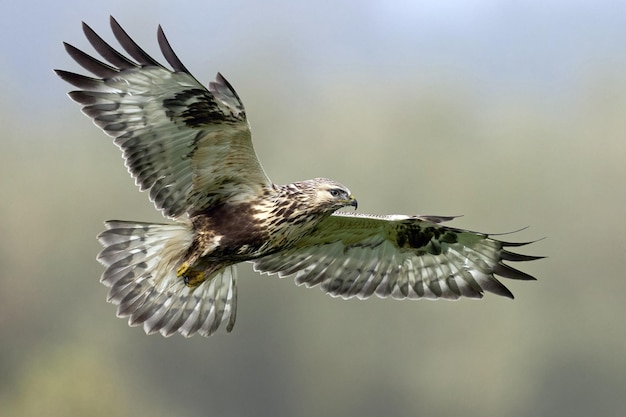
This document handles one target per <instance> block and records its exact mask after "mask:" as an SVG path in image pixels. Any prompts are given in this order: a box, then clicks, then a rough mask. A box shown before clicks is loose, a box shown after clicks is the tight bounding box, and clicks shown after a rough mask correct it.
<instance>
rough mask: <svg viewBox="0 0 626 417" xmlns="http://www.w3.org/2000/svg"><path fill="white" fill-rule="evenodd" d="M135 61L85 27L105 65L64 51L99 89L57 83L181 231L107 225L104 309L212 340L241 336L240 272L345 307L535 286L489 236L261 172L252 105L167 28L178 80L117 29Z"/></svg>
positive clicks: (67, 75) (165, 49) (80, 79)
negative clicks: (190, 57) (189, 56)
mask: <svg viewBox="0 0 626 417" xmlns="http://www.w3.org/2000/svg"><path fill="white" fill-rule="evenodd" d="M111 28H112V30H113V34H114V35H115V37H116V39H117V40H118V42H119V43H120V45H121V46H122V48H123V49H124V50H125V51H126V52H127V54H128V55H129V56H130V58H128V57H126V56H124V55H123V54H121V53H119V52H118V51H116V50H115V49H114V48H113V47H111V46H110V45H109V44H108V43H106V42H105V41H104V40H103V39H102V38H101V37H100V36H98V35H97V34H96V33H95V32H94V31H93V30H92V29H91V28H89V26H87V25H85V24H83V31H84V33H85V36H86V37H87V39H88V40H89V42H90V43H91V45H92V46H93V47H94V49H95V50H96V51H97V52H98V53H99V54H100V55H101V56H102V58H103V59H105V60H106V61H108V63H105V62H102V61H99V60H98V59H96V58H93V57H91V56H90V55H88V54H86V53H84V52H82V51H81V50H79V49H77V48H75V47H73V46H71V45H69V44H65V48H66V50H67V52H68V54H69V55H70V56H71V57H72V58H73V59H74V60H75V61H76V62H77V63H78V64H80V65H81V66H82V67H84V68H85V69H86V70H88V71H89V72H91V73H92V74H94V75H95V78H92V77H87V76H83V75H79V74H75V73H71V72H67V71H62V70H56V72H57V74H58V75H59V76H60V77H61V78H62V79H64V80H65V81H67V82H69V83H70V84H72V85H74V86H75V87H77V88H78V90H76V91H72V92H70V93H69V95H70V97H71V98H72V99H73V100H75V101H77V102H79V103H80V104H82V105H83V107H82V110H83V112H84V113H85V114H86V115H87V116H89V117H90V118H92V119H93V121H94V123H95V124H96V125H97V126H99V127H100V128H101V129H102V130H103V131H104V132H105V133H107V134H108V135H110V136H112V137H113V138H114V142H115V144H116V145H117V146H118V147H119V148H120V149H121V150H122V154H123V157H124V159H125V161H126V166H127V168H128V171H129V172H130V174H131V176H132V177H133V178H134V179H135V181H136V183H137V185H138V186H139V188H140V189H141V190H146V191H148V192H149V195H150V199H151V200H152V201H153V202H154V204H155V206H156V208H157V209H159V210H161V212H162V213H163V214H164V215H165V216H166V217H168V218H170V219H172V220H173V223H167V224H148V223H141V222H127V221H108V222H106V228H107V230H106V231H104V232H103V233H101V234H100V236H99V240H100V242H101V243H102V245H103V246H104V249H103V250H102V252H101V253H100V254H99V255H98V259H99V260H100V262H102V263H103V264H104V265H105V266H106V270H105V272H104V273H103V275H102V282H103V283H104V284H105V285H106V286H108V287H109V288H110V290H109V295H108V301H110V302H112V303H114V304H116V305H117V306H118V315H119V316H121V317H129V323H130V324H131V325H138V324H142V325H143V327H144V330H145V331H146V333H153V332H160V333H161V334H162V335H164V336H169V335H171V334H173V333H176V332H178V333H180V334H182V335H184V336H191V335H193V334H195V333H198V334H201V335H203V336H208V335H210V334H212V333H214V332H215V331H216V330H217V329H218V328H219V326H220V325H221V324H222V323H224V324H225V326H226V330H227V331H230V330H232V328H233V326H234V324H235V318H236V308H237V285H236V269H235V265H236V264H238V263H241V262H245V261H250V262H253V263H254V268H255V270H257V271H260V272H262V273H268V274H278V275H279V276H281V277H282V276H287V275H292V274H293V275H295V280H296V283H298V284H304V285H306V286H315V285H318V284H319V285H320V286H321V288H322V289H323V290H324V291H326V292H328V293H329V294H331V295H333V296H340V297H343V298H350V297H359V298H367V297H369V296H371V295H372V294H377V295H378V296H380V297H387V296H391V297H394V298H398V299H404V298H430V299H439V298H442V299H457V298H459V297H470V298H480V297H482V295H483V293H484V292H485V291H488V292H492V293H495V294H498V295H502V296H506V297H511V298H512V297H513V296H512V294H511V292H510V291H509V290H508V289H507V288H506V287H505V286H504V285H503V284H502V283H500V281H498V279H496V278H495V276H494V275H495V274H497V275H500V276H503V277H506V278H513V279H522V280H528V279H533V278H532V277H531V276H530V275H527V274H525V273H523V272H521V271H518V270H516V269H513V268H511V267H510V266H508V265H506V264H505V263H504V261H528V260H533V259H538V257H533V256H527V255H520V254H516V253H513V252H510V251H509V250H508V249H507V248H508V247H515V246H522V245H524V244H526V243H508V242H502V241H499V240H495V239H493V238H490V237H489V236H488V235H486V234H482V233H474V232H469V231H464V230H460V229H455V228H450V227H444V226H441V225H440V224H439V223H440V222H443V221H447V220H451V219H452V218H451V217H438V216H403V215H389V216H373V215H360V214H356V213H352V214H348V213H339V212H336V210H338V209H340V208H341V207H344V206H353V207H355V208H356V205H357V203H356V199H355V198H354V197H353V196H352V194H351V193H350V191H349V190H348V189H347V188H346V187H345V186H344V185H342V184H340V183H337V182H335V181H332V180H329V179H325V178H316V179H312V180H306V181H299V182H295V183H292V184H287V185H276V184H273V183H272V182H271V181H270V180H269V178H268V177H267V175H266V174H265V172H264V171H263V168H262V167H261V164H260V163H259V161H258V159H257V157H256V154H255V152H254V148H253V146H252V140H251V135H250V129H249V126H248V122H247V119H246V113H245V109H244V107H243V104H242V102H241V100H240V98H239V96H238V95H237V93H236V92H235V90H234V89H233V87H232V86H231V85H230V84H229V83H228V81H226V79H224V77H222V76H221V75H220V74H219V73H218V74H217V77H216V79H215V81H212V82H211V83H209V87H208V89H207V88H205V87H203V86H202V85H201V84H200V83H199V82H198V81H197V80H196V79H195V78H194V77H193V76H192V75H191V74H190V73H189V71H188V70H187V68H186V67H185V66H184V65H183V64H182V62H181V61H180V60H179V59H178V57H177V56H176V54H175V53H174V51H173V50H172V48H171V47H170V45H169V42H168V41H167V39H166V38H165V35H164V34H163V31H162V30H161V28H160V27H159V29H158V31H157V38H158V42H159V46H160V48H161V51H162V53H163V55H164V57H165V59H166V60H167V61H168V63H169V64H170V65H171V67H172V68H173V70H170V69H167V68H165V67H164V66H162V65H161V64H160V63H158V62H157V61H156V60H155V59H153V58H152V57H150V56H149V55H148V54H147V53H145V52H144V51H143V50H142V49H141V48H140V47H139V46H138V45H137V44H136V43H135V42H134V41H133V40H132V39H131V38H130V37H129V36H128V34H126V32H125V31H124V30H123V29H122V28H121V27H120V25H119V24H118V23H117V22H116V21H115V20H114V19H113V18H111Z"/></svg>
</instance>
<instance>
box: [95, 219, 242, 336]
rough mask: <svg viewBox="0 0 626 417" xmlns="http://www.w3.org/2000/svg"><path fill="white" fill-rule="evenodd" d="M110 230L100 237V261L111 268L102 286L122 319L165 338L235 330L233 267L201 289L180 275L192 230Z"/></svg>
mask: <svg viewBox="0 0 626 417" xmlns="http://www.w3.org/2000/svg"><path fill="white" fill-rule="evenodd" d="M105 225H106V228H107V230H105V231H104V232H102V233H101V234H100V235H99V236H98V240H99V241H100V243H102V245H103V246H104V249H103V250H102V252H100V254H99V255H98V261H100V262H101V263H102V264H103V265H104V266H106V267H107V268H106V270H105V271H104V273H103V274H102V279H101V282H102V283H103V284H104V285H106V286H107V287H109V288H110V290H109V295H108V298H107V301H109V302H110V303H113V304H115V305H117V306H118V308H117V315H118V317H129V319H128V323H129V324H130V325H131V326H136V325H139V324H142V323H143V328H144V330H145V332H146V333H148V334H150V333H155V332H160V333H161V334H162V335H163V336H170V335H172V334H174V333H175V332H179V333H180V334H182V335H183V336H185V337H189V336H192V335H193V334H195V333H198V334H200V335H202V336H209V335H211V334H212V333H214V332H215V331H216V330H217V329H218V327H219V326H220V324H221V323H227V325H226V326H227V327H226V330H227V331H231V330H232V328H233V326H234V325H235V316H236V309H237V282H236V270H235V267H234V266H230V267H227V268H225V269H223V270H221V271H219V272H218V273H217V274H216V275H214V276H213V277H212V278H211V279H208V280H206V281H205V282H203V283H202V284H201V285H199V286H197V287H189V286H187V285H185V282H184V280H183V279H182V278H181V277H178V276H177V275H176V269H177V267H178V266H180V263H181V260H182V257H183V255H184V254H185V253H186V251H187V249H188V248H189V246H190V245H191V243H192V239H193V232H192V231H191V227H190V225H188V224H186V223H177V224H149V223H139V222H127V221H118V220H113V221H108V222H106V223H105Z"/></svg>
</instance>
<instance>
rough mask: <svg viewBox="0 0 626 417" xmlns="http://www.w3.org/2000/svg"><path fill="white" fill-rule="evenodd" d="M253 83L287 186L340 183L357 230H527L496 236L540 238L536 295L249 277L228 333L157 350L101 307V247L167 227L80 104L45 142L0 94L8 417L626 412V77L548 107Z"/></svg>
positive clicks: (411, 85)
mask: <svg viewBox="0 0 626 417" xmlns="http://www.w3.org/2000/svg"><path fill="white" fill-rule="evenodd" d="M250 77H251V78H249V79H243V80H238V81H237V82H234V84H235V86H236V87H237V89H238V91H239V93H240V95H241V96H242V97H243V99H244V101H245V102H246V105H247V110H248V113H249V115H250V119H251V122H252V125H253V131H254V137H255V143H256V148H257V152H258V154H259V156H260V158H261V160H262V162H263V164H264V165H265V167H266V169H267V171H268V174H269V175H270V177H271V178H273V179H274V180H275V181H276V182H289V181H293V180H297V179H303V178H309V177H315V176H327V177H330V178H335V179H337V180H339V181H342V182H344V183H345V184H347V185H348V186H349V187H350V188H351V190H352V191H353V193H354V194H355V195H356V196H357V197H358V199H359V209H360V210H362V211H363V212H372V213H394V212H395V213H427V214H442V215H457V214H464V215H465V216H464V217H462V218H460V219H457V220H455V222H454V224H455V225H456V226H459V227H464V228H469V229H475V230H481V231H487V232H503V231H510V230H515V229H517V228H520V227H523V226H526V225H530V226H532V227H531V228H530V229H528V230H524V231H522V232H520V233H517V234H515V235H512V236H506V237H505V238H506V239H509V240H515V239H521V240H532V239H537V238H541V237H546V238H547V239H545V240H541V241H539V242H537V243H535V244H533V245H531V246H529V247H528V249H527V251H528V253H531V254H538V255H548V256H549V258H548V259H547V260H543V261H538V262H533V263H529V264H525V265H522V268H523V269H524V270H525V271H527V272H529V273H531V274H533V275H535V276H537V278H538V281H537V282H509V284H510V288H511V289H512V290H513V292H514V293H515V294H516V297H517V298H516V300H515V301H513V302H511V301H509V300H503V299H499V298H496V297H489V296H488V297H486V299H484V300H483V301H481V302H474V301H459V302H455V303H446V302H437V303H431V302H394V301H391V300H377V299H376V300H374V299H373V300H368V301H353V300H351V301H342V300H336V299H332V298H330V297H327V296H325V295H324V294H322V293H321V292H320V291H314V290H308V291H307V290H305V289H302V288H297V287H295V286H294V285H293V284H292V283H290V282H289V280H288V279H287V280H279V279H277V278H275V277H266V276H258V275H256V274H254V273H252V271H251V268H250V267H249V266H248V265H243V266H242V267H241V268H240V283H239V289H240V296H239V314H238V323H237V325H236V327H235V330H234V332H233V333H232V334H230V335H227V334H225V333H220V334H217V335H215V336H213V337H211V338H209V339H202V338H192V339H189V340H185V339H183V338H181V337H177V336H175V337H172V338H170V339H163V338H161V337H160V336H150V337H148V336H145V335H144V334H143V332H142V330H140V329H133V328H129V327H128V326H127V325H126V324H125V323H124V322H123V321H121V320H119V319H117V318H115V314H114V308H113V307H112V306H110V305H108V304H106V303H105V301H104V299H105V295H106V289H105V288H104V287H103V286H101V285H100V284H99V283H98V277H99V275H100V273H101V272H102V268H101V267H100V266H99V265H98V264H97V262H96V261H95V255H96V253H97V252H98V250H99V246H98V244H97V242H96V240H95V236H96V235H97V234H98V232H99V231H100V230H101V229H102V221H104V220H106V219H109V218H125V219H134V220H144V221H150V220H154V221H159V220H160V217H159V214H158V213H157V212H156V211H154V209H153V208H152V206H151V204H150V203H149V202H148V198H147V196H146V195H145V194H141V193H139V192H137V190H136V188H135V186H134V184H133V182H132V180H131V179H130V178H129V177H128V175H127V173H126V172H125V169H124V168H123V163H122V161H121V158H120V155H119V151H118V150H117V149H116V148H115V147H114V146H113V145H112V144H111V140H110V139H108V138H107V137H105V135H103V134H102V133H100V132H98V130H97V129H96V128H94V127H93V126H91V125H90V123H89V121H88V120H86V118H80V116H79V115H78V109H77V108H76V106H75V105H74V104H72V103H69V102H68V103H67V106H66V107H63V108H59V109H57V110H54V111H51V112H49V114H47V115H45V117H44V118H43V119H42V120H41V121H37V123H32V120H29V115H27V114H23V113H17V112H15V111H13V110H12V107H11V106H10V103H11V97H10V96H3V97H2V98H1V100H2V101H1V102H0V106H1V107H0V108H1V109H2V112H0V121H1V122H2V124H3V133H2V135H3V137H2V143H3V151H2V153H0V169H1V174H2V175H0V189H2V191H3V201H2V203H1V204H0V233H1V235H2V239H1V240H0V263H1V265H2V271H3V277H2V279H1V280H0V334H1V338H2V344H1V345H0V374H1V375H2V378H0V415H3V416H4V415H6V416H16V417H19V416H25V417H26V416H34V415H46V416H51V417H54V416H64V417H67V416H85V415H89V416H98V415H103V416H105V415H106V416H118V415H119V416H127V415H155V416H159V415H188V416H189V415H193V416H204V415H220V416H241V415H298V416H328V415H344V416H345V415H359V416H362V417H364V416H381V415H385V416H406V415H426V416H431V417H432V416H448V415H464V416H468V417H470V416H485V415H489V416H504V415H506V416H513V417H515V416H518V417H522V416H537V415H568V416H588V415H603V416H612V415H615V416H618V415H624V413H626V401H625V400H624V396H623V387H624V386H626V378H625V377H624V375H626V354H625V353H624V352H625V351H626V325H625V324H624V320H623V315H624V304H623V294H624V292H625V290H626V280H624V272H623V268H622V265H621V256H622V252H623V249H624V247H625V241H624V236H626V233H624V225H623V224H622V223H621V221H620V219H621V217H622V216H623V215H624V213H625V208H626V195H625V192H624V179H625V178H626V175H625V174H626V164H625V163H624V161H626V141H625V140H624V138H625V137H626V118H624V117H623V110H624V109H625V108H626V78H623V77H609V76H604V77H603V76H599V77H589V81H588V82H581V83H580V85H578V86H577V89H576V90H574V91H571V92H569V93H568V94H567V97H556V98H555V97H554V96H552V95H551V94H549V92H541V91H539V92H532V93H521V92H520V93H519V94H514V93H511V94H508V95H506V96H504V97H502V96H494V95H488V96H485V95H483V94H481V92H480V91H477V90H475V89H474V88H473V87H472V84H471V83H470V82H464V81H454V82H452V81H450V82H441V84H440V85H435V86H433V85H430V84H429V82H428V80H426V79H420V78H417V79H415V80H409V79H402V80H393V79H387V80H384V82H380V81H379V82H377V83H376V84H372V80H370V79H368V78H367V77H366V76H363V77H354V76H353V75H350V74H348V75H346V76H337V75H335V76H333V77H332V80H330V79H329V80H326V81H325V82H324V83H323V87H320V88H317V89H315V91H313V92H311V91H308V92H307V94H304V95H303V94H301V92H293V91H289V89H288V88H284V87H282V88H281V85H282V83H283V82H284V79H278V78H269V79H264V81H263V83H262V84H260V83H258V79H254V78H252V75H251V76H250ZM205 81H206V80H205ZM231 81H232V80H231ZM242 86H243V87H242Z"/></svg>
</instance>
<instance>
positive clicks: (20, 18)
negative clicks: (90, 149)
mask: <svg viewBox="0 0 626 417" xmlns="http://www.w3.org/2000/svg"><path fill="white" fill-rule="evenodd" d="M4 3H6V4H4V5H3V6H2V9H3V11H4V12H3V13H2V14H1V15H0V27H2V31H3V36H2V37H0V51H2V56H3V61H4V63H5V64H4V65H3V68H2V69H0V80H2V82H3V84H4V86H5V87H4V88H6V89H7V91H8V93H9V94H10V95H11V96H14V101H15V103H16V104H17V105H20V106H24V107H30V111H31V112H32V111H33V110H34V109H33V108H32V102H31V101H30V100H28V99H27V98H26V97H32V96H33V95H35V94H36V95H38V96H39V97H40V100H41V101H40V103H41V104H42V108H41V110H42V111H46V108H47V107H48V106H52V107H55V106H56V105H58V104H59V103H60V100H62V99H63V98H62V97H59V94H58V93H59V92H61V91H63V90H64V88H65V86H63V84H62V83H61V82H59V80H57V79H56V77H54V76H53V74H52V72H51V71H49V70H50V69H52V68H57V67H61V68H69V69H72V68H73V69H76V68H77V67H75V66H73V63H72V62H71V60H70V59H69V58H68V57H67V56H66V55H65V53H64V51H63V49H62V47H61V42H62V41H67V42H70V43H73V44H75V45H76V46H79V47H81V48H85V49H87V50H90V48H89V46H88V44H87V42H86V41H85V40H84V37H83V35H82V33H81V29H80V21H81V20H84V21H86V22H87V23H88V24H90V25H91V26H92V27H93V28H94V29H96V31H98V32H100V33H102V34H103V35H104V37H105V38H106V39H111V38H112V37H111V36H110V31H109V29H108V21H107V18H108V15H109V14H113V15H114V16H115V17H116V18H118V20H119V21H120V23H121V24H122V26H124V27H125V28H127V30H128V31H129V32H130V33H131V35H132V36H133V37H134V38H136V39H137V40H138V42H139V43H140V44H141V45H142V46H145V48H146V49H147V50H149V51H151V52H153V54H154V55H156V56H157V57H159V58H160V54H159V53H158V52H157V47H156V38H155V29H156V26H157V24H159V23H160V24H162V25H163V27H164V28H165V31H166V33H167V34H168V36H169V38H170V41H171V42H172V44H173V45H174V49H175V50H176V51H177V52H178V54H179V55H180V56H181V58H182V59H183V62H185V63H186V65H187V66H188V67H190V68H191V69H192V72H194V73H196V74H197V76H198V78H200V79H201V80H202V81H203V82H205V81H206V80H208V78H209V77H210V76H212V75H213V73H214V72H216V71H218V70H219V71H223V72H226V73H227V74H228V73H233V72H235V73H236V72H237V71H241V72H242V73H243V72H245V71H247V70H248V69H247V68H246V69H238V67H240V65H238V64H239V63H241V62H242V61H244V62H246V61H248V62H250V64H251V65H254V66H255V67H256V68H259V69H260V70H259V73H260V74H263V71H264V70H268V71H270V70H272V71H281V72H283V73H284V77H285V79H286V80H287V81H286V82H290V81H289V79H290V78H291V76H292V75H295V76H296V78H300V81H302V77H303V76H304V77H310V78H312V79H315V78H319V79H320V80H323V79H324V78H325V77H329V76H330V77H332V76H333V74H336V73H350V74H353V73H366V74H372V73H374V74H375V75H376V74H380V76H381V77H382V76H399V77H403V76H418V75H419V74H428V77H432V75H431V74H433V73H434V74H438V76H439V77H441V78H442V79H443V80H444V81H447V80H448V79H452V80H454V79H455V78H462V79H464V80H466V79H470V80H471V81H472V82H473V83H475V84H477V85H481V87H480V88H486V89H489V88H492V89H493V90H494V91H495V92H496V93H497V92H498V91H500V90H499V89H500V88H504V86H506V88H520V89H528V88H530V89H542V90H551V91H552V93H553V94H562V93H564V92H566V91H567V90H568V88H569V87H570V86H571V85H572V83H573V82H576V81H577V80H578V79H579V78H580V77H585V76H587V75H588V74H589V73H592V72H593V71H597V70H601V71H611V68H623V67H624V66H625V65H626V43H625V42H623V40H624V39H626V24H624V23H625V22H626V3H624V2H620V1H614V0H603V1H597V2H593V3H592V2H587V1H557V0H552V1H525V2H514V1H494V0H492V1H489V0H474V1H469V0H468V1H455V2H450V1H448V2H441V1H421V2H420V1H373V0H366V1H359V2H349V1H333V2H291V1H280V0H272V1H265V2H254V1H249V0H235V1H193V2H171V1H149V2H147V1H135V2H128V1H109V2H84V1H76V0H70V1H65V2H63V3H62V6H61V5H60V4H59V3H58V2H34V1H32V0H31V1H22V2H13V1H11V2H9V1H6V0H4ZM268 54H271V56H269V57H268ZM200 71H208V72H209V73H208V74H204V73H202V72H200ZM198 72H200V73H199V74H198ZM436 80H437V79H436V77H435V78H434V81H435V82H436ZM294 82H295V81H294ZM48 92H51V93H52V94H47V93H48ZM544 93H545V91H544Z"/></svg>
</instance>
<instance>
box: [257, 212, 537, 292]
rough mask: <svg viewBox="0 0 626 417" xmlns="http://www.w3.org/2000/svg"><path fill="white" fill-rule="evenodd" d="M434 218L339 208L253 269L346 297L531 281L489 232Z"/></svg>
mask: <svg viewBox="0 0 626 417" xmlns="http://www.w3.org/2000/svg"><path fill="white" fill-rule="evenodd" d="M450 219H452V218H451V217H436V216H413V217H410V216H402V215H391V216H371V215H362V214H352V213H335V214H334V215H332V216H330V217H329V218H328V219H326V220H324V221H323V222H322V223H321V224H320V225H319V226H318V228H317V229H316V230H315V231H314V232H313V233H312V234H310V235H309V236H306V237H305V238H303V239H302V240H300V241H299V242H298V244H297V245H296V246H295V247H293V248H292V249H289V250H286V251H283V252H279V253H276V254H274V255H270V256H266V257H264V258H261V259H258V260H256V261H254V269H255V270H257V271H259V272H263V273H268V274H274V273H277V274H279V276H281V277H284V276H287V275H291V274H295V280H296V283H297V284H298V285H302V284H304V285H306V286H308V287H312V286H315V285H318V284H321V288H322V290H324V291H326V292H328V293H329V294H331V295H332V296H340V297H343V298H351V297H354V296H356V297H358V298H362V299H364V298H368V297H369V296H371V295H372V294H374V293H375V294H376V295H378V296H379V297H387V296H391V297H393V298H396V299H404V298H412V299H416V298H428V299H439V298H441V299H451V300H455V299H458V298H460V297H470V298H481V297H482V296H483V293H484V292H485V291H488V292H492V293H495V294H498V295H502V296H505V297H509V298H513V294H511V292H510V291H509V290H508V289H507V288H506V287H505V286H504V285H503V284H502V283H501V282H500V281H498V279H496V277H495V275H500V276H502V277H505V278H513V279H522V280H532V279H534V278H533V277H532V276H530V275H528V274H525V273H524V272H521V271H518V270H516V269H514V268H512V267H510V266H508V265H506V264H504V263H503V261H529V260H534V259H539V258H540V257H535V256H527V255H520V254H516V253H513V252H510V251H508V250H507V249H506V248H507V247H513V246H523V245H525V244H527V243H530V242H526V243H507V242H502V241H499V240H496V239H493V238H490V237H489V236H488V235H486V234H481V233H474V232H469V231H465V230H461V229H455V228H450V227H445V226H441V225H439V224H438V223H440V222H441V221H446V220H450Z"/></svg>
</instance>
